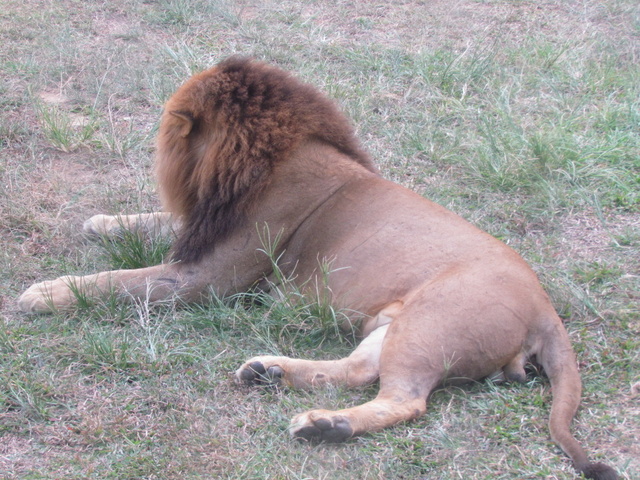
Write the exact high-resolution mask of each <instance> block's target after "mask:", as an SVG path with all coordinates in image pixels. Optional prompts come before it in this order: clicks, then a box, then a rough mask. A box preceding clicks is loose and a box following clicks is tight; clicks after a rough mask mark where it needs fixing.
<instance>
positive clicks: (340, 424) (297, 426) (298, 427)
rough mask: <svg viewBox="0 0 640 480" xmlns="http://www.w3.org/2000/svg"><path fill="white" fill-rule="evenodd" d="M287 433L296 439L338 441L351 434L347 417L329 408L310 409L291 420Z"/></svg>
mask: <svg viewBox="0 0 640 480" xmlns="http://www.w3.org/2000/svg"><path fill="white" fill-rule="evenodd" d="M289 433H290V434H291V436H292V437H293V438H295V439H296V440H301V441H307V442H313V443H318V442H327V443H339V442H344V441H345V440H348V439H349V438H351V437H352V436H353V429H352V428H351V425H350V423H349V419H348V418H347V417H345V416H343V415H338V414H336V413H335V412H331V411H329V410H311V411H309V412H305V413H301V414H300V415H296V416H295V417H293V420H291V425H290V426H289Z"/></svg>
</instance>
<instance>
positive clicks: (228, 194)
mask: <svg viewBox="0 0 640 480" xmlns="http://www.w3.org/2000/svg"><path fill="white" fill-rule="evenodd" d="M310 139H315V140H321V141H323V142H326V143H328V144H330V145H332V146H334V147H335V148H336V149H338V150H339V151H341V152H343V153H345V154H346V155H348V156H349V157H351V158H353V160H354V161H355V162H358V163H360V164H362V165H364V166H365V167H366V168H368V169H370V170H372V171H376V169H375V167H374V166H373V163H372V162H371V160H370V158H369V156H368V154H367V153H365V152H364V151H363V150H362V148H361V147H360V144H359V142H358V140H357V139H356V137H355V135H354V131H353V128H352V127H351V125H350V123H349V121H348V120H347V118H346V117H345V116H344V115H343V114H342V113H341V112H340V111H339V109H338V108H337V107H336V105H335V104H334V103H333V102H332V101H331V100H329V99H328V98H326V97H325V96H323V95H322V94H321V93H320V92H319V91H318V90H316V89H315V88H314V87H312V86H310V85H307V84H305V83H302V82H301V81H299V80H298V79H296V78H294V77H292V76H291V75H289V74H288V73H286V72H284V71H282V70H280V69H277V68H274V67H271V66H269V65H267V64H264V63H261V62H257V61H254V60H250V59H247V58H238V57H232V58H230V59H227V60H225V61H223V62H221V63H220V64H218V65H217V66H215V67H213V68H211V69H209V70H207V71H205V72H202V73H200V74H198V75H195V76H194V77H192V78H191V79H190V80H188V81H187V82H186V83H185V84H184V85H183V86H182V87H180V89H179V90H178V91H177V92H176V93H175V94H174V95H173V96H172V97H171V99H169V101H168V102H167V104H166V106H165V111H164V113H163V116H162V120H161V125H160V133H159V135H158V152H157V167H156V171H157V177H158V182H159V187H160V194H161V198H162V200H163V204H164V208H165V209H167V210H169V211H171V212H174V213H175V214H177V215H180V216H182V217H183V220H184V226H185V227H184V232H183V233H182V235H180V237H179V238H178V240H177V242H176V243H175V245H174V251H173V257H174V259H175V260H180V261H183V262H192V261H197V260H198V259H199V258H200V257H201V256H202V255H203V254H204V253H206V252H207V251H208V250H209V249H210V248H212V247H213V245H214V244H215V242H216V241H217V240H220V239H221V238H223V237H225V236H226V235H228V234H229V233H230V232H231V230H232V229H233V228H234V227H235V226H237V225H239V224H241V223H242V221H243V217H244V212H246V211H247V209H248V208H250V206H251V204H252V203H253V202H255V200H256V198H257V197H258V196H259V194H260V192H261V191H262V190H263V189H264V187H265V186H266V185H267V184H268V182H269V174H270V172H271V170H272V168H273V166H274V165H275V164H276V163H277V162H283V161H286V160H287V158H288V155H289V153H290V152H292V151H293V150H294V149H295V148H296V147H297V146H299V145H300V143H301V142H303V141H305V140H310Z"/></svg>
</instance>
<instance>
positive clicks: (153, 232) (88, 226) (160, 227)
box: [82, 212, 180, 237]
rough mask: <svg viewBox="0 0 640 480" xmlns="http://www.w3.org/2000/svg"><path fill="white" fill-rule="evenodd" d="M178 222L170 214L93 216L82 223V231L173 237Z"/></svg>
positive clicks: (106, 234) (178, 224) (101, 234)
mask: <svg viewBox="0 0 640 480" xmlns="http://www.w3.org/2000/svg"><path fill="white" fill-rule="evenodd" d="M179 229H180V220H179V219H178V218H176V216H175V215H173V214H171V213H170V212H154V213H140V214H136V215H114V216H112V215H102V214H100V215H94V216H93V217H91V218H90V219H89V220H87V221H86V222H84V225H83V226H82V230H83V231H84V233H86V234H88V235H100V236H108V237H116V236H118V235H120V234H121V233H122V231H123V230H127V231H130V232H137V233H141V234H144V235H148V236H164V237H170V236H171V237H174V236H175V235H176V232H177V231H178V230H179Z"/></svg>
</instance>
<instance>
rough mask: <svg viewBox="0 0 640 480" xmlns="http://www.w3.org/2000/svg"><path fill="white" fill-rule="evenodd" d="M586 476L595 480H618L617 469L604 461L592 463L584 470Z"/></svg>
mask: <svg viewBox="0 0 640 480" xmlns="http://www.w3.org/2000/svg"><path fill="white" fill-rule="evenodd" d="M582 473H584V476H585V477H586V478H591V479H593V480H617V479H618V478H619V477H618V474H617V473H616V471H615V470H614V469H613V468H611V467H609V466H608V465H605V464H604V463H590V464H589V465H587V467H586V468H584V469H583V470H582Z"/></svg>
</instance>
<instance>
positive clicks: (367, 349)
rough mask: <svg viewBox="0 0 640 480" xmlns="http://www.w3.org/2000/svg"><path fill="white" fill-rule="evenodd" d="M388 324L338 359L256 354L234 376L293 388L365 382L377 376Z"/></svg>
mask: <svg viewBox="0 0 640 480" xmlns="http://www.w3.org/2000/svg"><path fill="white" fill-rule="evenodd" d="M387 327H388V325H383V326H382V327H379V328H377V329H375V330H374V331H373V332H371V333H370V334H369V335H368V336H367V337H366V338H365V339H364V340H362V342H360V345H358V348H356V349H355V350H354V351H353V353H352V354H351V355H349V356H348V357H346V358H342V359H340V360H326V361H314V360H301V359H295V358H289V357H276V356H260V357H254V358H252V359H250V360H248V361H247V362H245V363H244V365H242V366H241V367H240V368H239V369H238V370H237V371H236V379H237V380H238V381H239V382H242V383H247V384H269V383H277V384H283V385H287V386H291V387H295V388H309V387H315V386H321V385H327V384H331V385H346V386H348V387H356V386H360V385H368V384H370V383H373V382H375V381H376V380H377V379H378V375H379V371H380V367H379V365H380V352H381V350H382V342H383V340H384V337H385V334H386V332H387Z"/></svg>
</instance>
